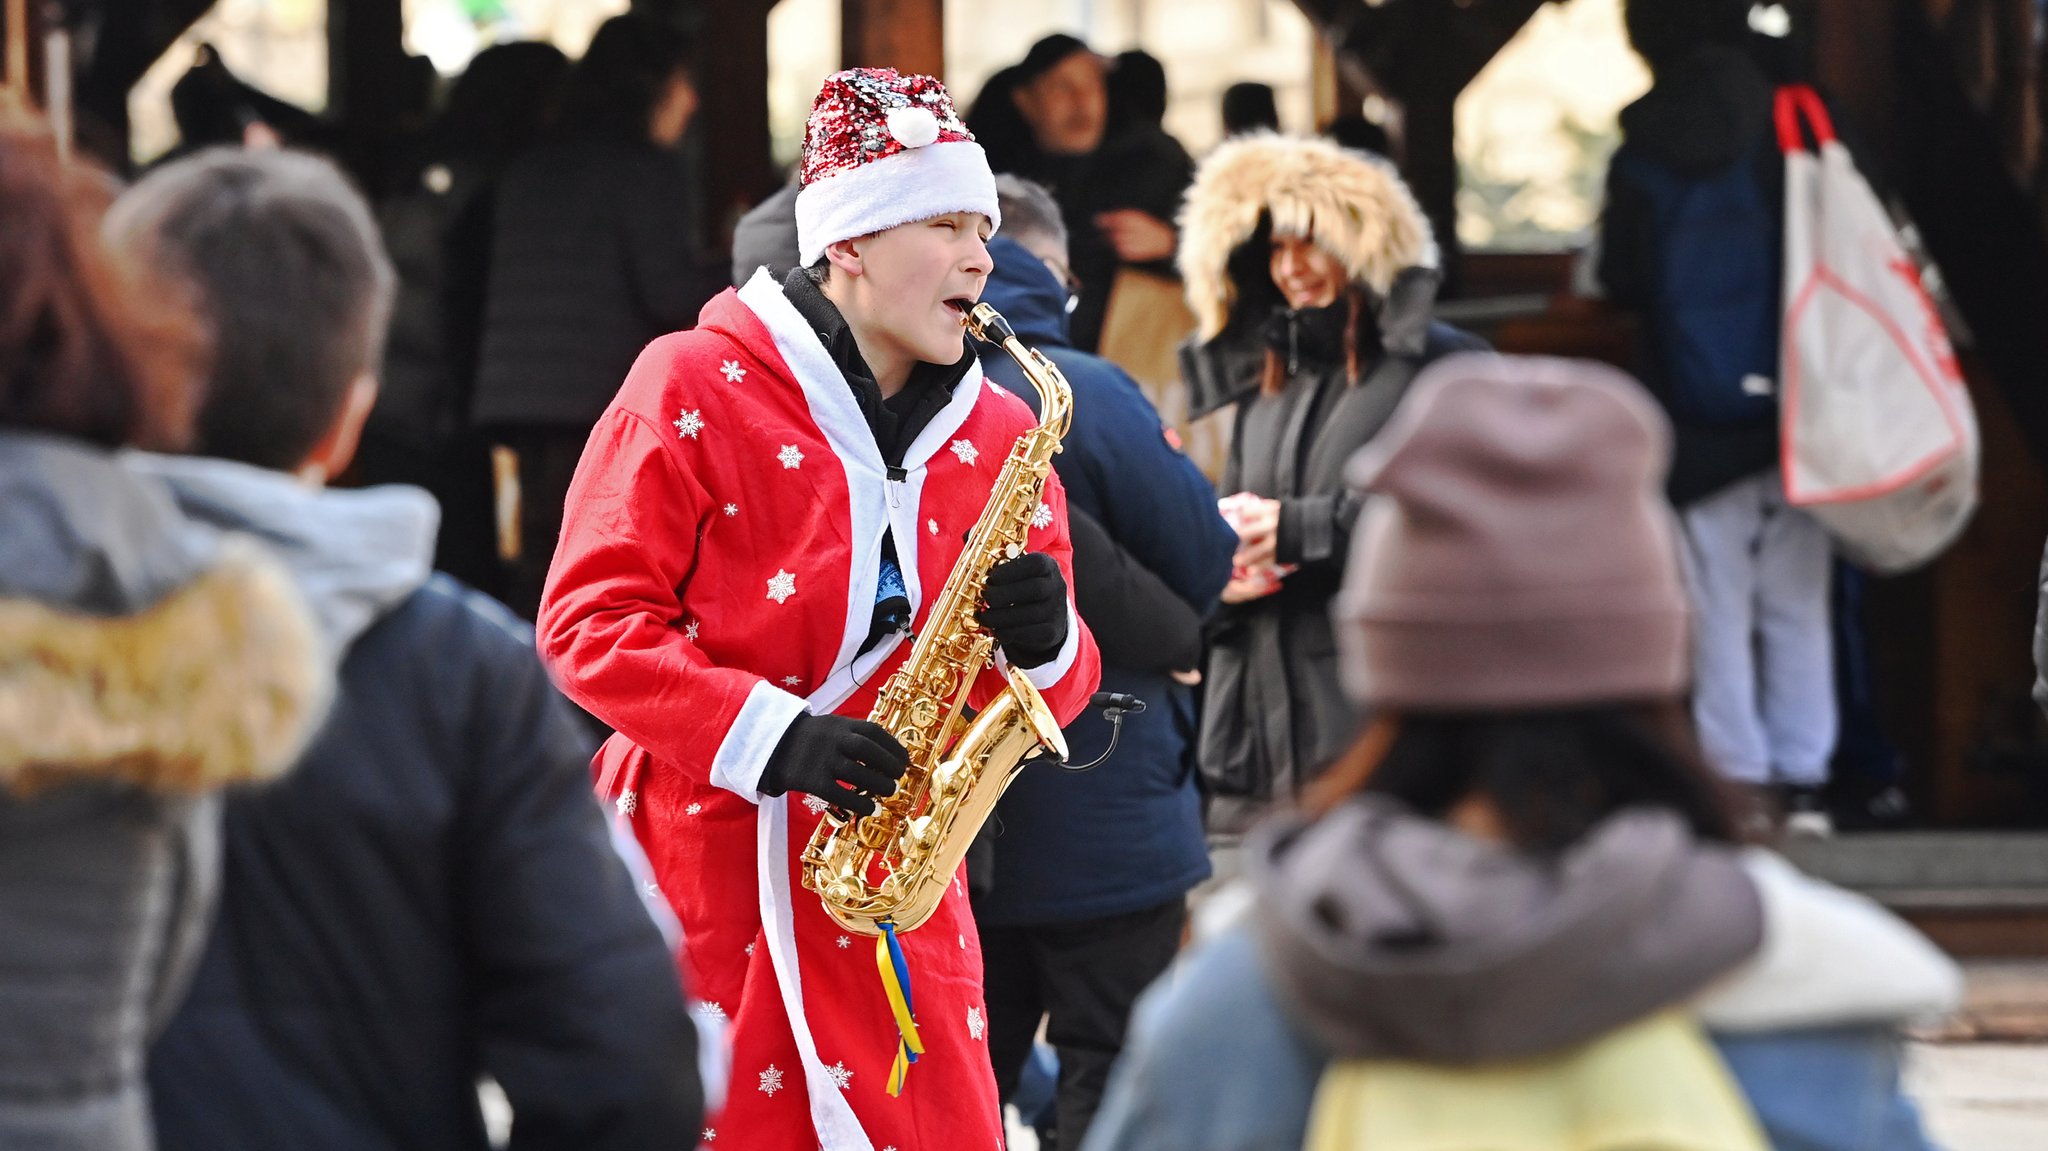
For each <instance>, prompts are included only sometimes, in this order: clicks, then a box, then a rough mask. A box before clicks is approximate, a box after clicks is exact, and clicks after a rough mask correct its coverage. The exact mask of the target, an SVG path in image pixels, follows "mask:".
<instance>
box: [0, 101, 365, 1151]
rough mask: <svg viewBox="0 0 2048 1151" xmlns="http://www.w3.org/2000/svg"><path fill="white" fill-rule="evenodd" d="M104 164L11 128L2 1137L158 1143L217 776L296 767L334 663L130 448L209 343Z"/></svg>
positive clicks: (1, 290) (224, 782)
mask: <svg viewBox="0 0 2048 1151" xmlns="http://www.w3.org/2000/svg"><path fill="white" fill-rule="evenodd" d="M111 184H112V178H111V177H109V176H108V175H107V174H106V173H104V172H102V171H98V170H96V169H91V168H88V167H86V166H84V165H82V164H77V163H70V164H67V163H64V162H62V161H60V160H59V159H58V156H57V150H56V147H55V145H54V142H53V140H52V138H51V137H49V136H48V135H44V134H40V133H37V132H34V131H32V130H28V129H24V128H22V127H20V126H13V125H9V126H0V219H4V220H6V221H7V225H6V228H5V229H4V231H5V238H4V240H0V248H4V250H5V254H4V255H0V379H5V380H7V381H8V385H7V387H6V388H4V389H0V541H5V542H4V543H0V925H4V926H0V971H4V972H5V973H6V974H5V978H4V979H0V1148H5V1149H6V1151H150V1149H151V1148H152V1147H154V1146H155V1143H154V1140H153V1138H152V1136H151V1124H150V1117H149V1096H148V1089H147V1084H146V1083H145V1082H144V1080H143V1075H142V1063H143V1056H144V1051H145V1048H146V1045H147V1043H148V1041H149V1038H150V1037H151V1036H152V1035H153V1034H154V1033H155V1032H156V1031H157V1030H159V1029H160V1028H161V1027H162V1026H163V1024H164V1022H165V1020H167V1019H168V1018H169V1017H170V1013H171V1012H172V1011H173V1010H175V1009H176V1008H177V1005H178V1001H179V1000H180V999H181V998H182V997H183V995H184V993H185V989H186V986H187V980H188V979H189V977H190V975H191V972H192V965H193V963H194V962H195V961H196V960H197V958H198V954H199V946H200V944H201V943H202V942H203V941H204V939H205V934H206V925H207V922H208V917H209V915H210V914H211V910H212V906H213V898H214V892H215V889H216V886H217V883H218V879H219V869H220V853H219V829H220V815H219V799H218V792H219V790H220V789H221V788H224V787H227V786H229V785H231V784H236V783H245V782H253V781H257V780H263V779H270V778H274V777H275V776H277V775H278V774H279V773H280V772H282V771H283V770H284V769H285V768H287V767H289V766H290V764H291V762H292V760H293V759H294V758H296V757H297V755H298V752H299V750H300V748H302V747H303V746H304V745H305V741H306V740H307V739H308V738H309V737H310V736H311V734H312V732H313V730H314V729H315V728H316V727H317V726H318V724H319V720H320V715H321V713H322V710H323V707H324V705H325V702H326V699H327V696H328V694H329V690H330V688H331V686H332V676H331V674H329V673H328V672H327V671H325V669H324V663H323V661H322V659H321V654H320V646H319V636H318V633H317V632H316V631H315V628H314V624H313V619H312V616H311V614H310V613H308V612H307V610H306V608H305V605H304V603H303V602H302V600H301V597H299V596H298V595H297V594H296V593H295V592H294V591H293V589H292V585H291V581H290V579H289V578H288V577H287V576H286V574H285V572H284V570H283V568H282V566H281V565H279V564H278V563H277V562H276V560H275V559H273V558H271V557H270V556H268V555H267V554H266V553H264V552H263V550H262V549H261V548H260V547H259V546H257V545H256V544H255V543H254V542H253V541H251V540H249V539H247V538H246V537H239V536H224V535H223V534H222V533H220V532H217V531H215V530H213V529H211V528H209V527H207V526H206V525H204V524H199V523H195V522H193V521H192V520H190V519H189V518H188V517H186V516H184V515H182V514H181V513H180V512H179V511H178V509H177V507H176V506H175V505H174V504H173V503H172V501H171V499H170V497H169V495H168V493H166V492H165V491H164V490H163V488H162V487H161V485H158V484H156V483H153V482H151V481H149V480H147V479H143V478H141V477H137V476H134V475H130V474H129V473H127V472H126V471H124V470H122V468H121V467H120V466H119V462H118V458H117V456H116V454H115V449H117V448H120V447H123V446H124V445H137V444H141V445H147V446H151V447H159V448H165V447H171V448H174V447H178V446H181V445H182V444H183V443H184V442H186V441H187V440H188V439H189V437H190V435H191V432H192V409H193V402H194V397H195V395H196V394H197V388H196V384H197V382H198V381H197V378H196V372H195V370H194V368H195V365H196V364H197V363H198V353H199V352H200V351H201V349H202V347H203V341H202V340H201V339H200V338H199V337H200V329H199V326H198V324H197V323H196V321H195V318H194V317H193V316H192V315H190V313H189V311H188V310H187V309H185V308H183V307H181V306H177V305H175V304H173V303H170V302H167V300H166V295H165V294H164V293H162V292H159V291H153V290H149V289H148V286H147V285H146V284H145V283H144V282H142V281H140V280H138V279H136V278H135V277H133V276H131V275H130V274H128V273H131V272H133V271H134V270H135V268H134V267H133V266H121V265H117V264H116V263H115V262H113V261H110V260H108V259H107V257H106V253H105V251H104V249H103V248H102V246H101V244H100V242H99V235H98V228H99V221H100V209H101V207H102V206H103V205H104V203H105V198H104V195H103V193H102V191H101V189H103V188H106V187H108V186H110V185H111ZM171 298H172V299H175V297H171Z"/></svg>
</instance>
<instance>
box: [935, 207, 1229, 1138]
mask: <svg viewBox="0 0 2048 1151" xmlns="http://www.w3.org/2000/svg"><path fill="white" fill-rule="evenodd" d="M996 189H997V193H998V195H999V197H1000V202H1001V205H1002V210H1003V234H1002V235H1000V236H997V237H995V238H994V239H993V240H991V241H989V256H990V257H991V259H993V260H994V263H995V267H994V270H993V271H991V272H990V273H989V280H988V286H987V287H986V289H984V291H983V292H982V299H984V300H986V301H987V302H988V303H990V304H993V305H995V307H996V308H997V309H998V310H999V311H1001V312H1002V313H1003V316H1004V318H1006V319H1008V320H1009V321H1010V325H1011V326H1012V327H1013V328H1015V329H1016V330H1017V335H1018V338H1020V339H1022V340H1023V341H1024V342H1025V343H1026V344H1027V345H1029V346H1031V347H1033V348H1036V349H1038V350H1039V351H1041V352H1043V353H1045V355H1046V356H1048V357H1049V358H1051V359H1052V361H1053V362H1054V363H1055V364H1057V365H1059V368H1060V370H1061V372H1062V373H1064V374H1065V375H1066V378H1067V381H1068V383H1069V384H1071V385H1072V386H1073V390H1074V424H1073V428H1072V430H1071V431H1069V432H1068V434H1067V437H1066V440H1065V442H1064V444H1063V447H1062V450H1061V452H1060V454H1059V455H1058V456H1055V457H1054V460H1053V462H1054V464H1055V466H1056V467H1057V469H1058V471H1059V473H1060V478H1061V480H1062V481H1063V482H1064V484H1065V486H1066V489H1067V499H1068V501H1069V503H1068V509H1069V513H1070V515H1072V516H1073V519H1074V522H1075V524H1077V525H1079V524H1080V523H1081V522H1082V518H1081V517H1082V515H1083V514H1085V515H1086V516H1089V517H1092V519H1093V520H1094V521H1095V522H1099V523H1100V524H1101V525H1102V527H1103V528H1104V529H1106V531H1107V533H1108V535H1109V536H1110V538H1111V539H1113V540H1114V541H1115V545H1116V546H1112V547H1110V548H1107V549H1103V552H1097V553H1091V552H1090V551H1088V550H1084V549H1083V547H1082V545H1081V543H1080V540H1081V538H1082V537H1081V529H1080V528H1079V527H1078V526H1077V527H1076V529H1075V540H1076V543H1075V548H1074V579H1075V602H1076V604H1077V605H1078V606H1079V608H1080V610H1081V613H1082V617H1083V618H1084V619H1086V620H1088V623H1089V627H1090V628H1091V629H1092V630H1093V631H1094V633H1095V637H1096V641H1097V643H1098V644H1100V646H1101V649H1102V686H1103V689H1104V690H1106V691H1115V692H1122V693H1125V694H1127V695H1131V696H1136V697H1137V698H1139V699H1141V700H1143V701H1144V702H1145V710H1144V711H1143V712H1141V713H1138V714H1134V715H1130V716H1127V717H1125V718H1124V719H1123V720H1122V721H1121V728H1120V729H1117V728H1112V727H1111V725H1110V723H1109V721H1108V720H1106V719H1105V718H1103V717H1102V716H1101V715H1100V714H1097V713H1095V712H1093V711H1089V712H1084V713H1082V715H1081V716H1080V717H1079V718H1077V719H1076V720H1075V721H1074V722H1073V723H1071V724H1069V725H1068V726H1067V728H1066V734H1067V748H1068V752H1069V759H1070V760H1071V761H1072V762H1073V763H1075V764H1085V763H1092V762H1095V761H1096V760H1098V759H1099V758H1100V757H1101V756H1103V755H1104V754H1106V753H1107V754H1109V758H1108V759H1107V760H1106V761H1104V762H1102V763H1100V764H1099V766H1097V767H1095V768H1093V769H1091V770H1089V771H1085V772H1064V771H1026V772H1024V773H1023V774H1022V775H1020V776H1019V777H1018V778H1017V779H1016V781H1015V782H1013V783H1012V784H1011V785H1010V788H1009V790H1008V791H1006V792H1004V793H1003V798H1002V801H1001V803H1000V804H999V805H998V806H997V808H996V821H995V822H997V823H998V824H999V826H1000V834H998V835H996V836H994V842H993V851H992V853H991V855H992V858H991V860H990V862H991V864H992V866H991V867H989V868H986V869H983V870H980V871H977V870H976V869H975V868H973V867H971V866H970V869H969V878H970V882H971V883H972V885H973V889H974V890H973V895H974V917H975V922H976V923H977V924H978V925H979V926H980V928H981V932H982V964H983V967H984V969H985V972H986V980H987V988H988V1006H989V1015H988V1027H989V1053H990V1055H991V1056H992V1057H993V1059H994V1061H995V1071H996V1084H997V1086H998V1088H1000V1089H1001V1091H1002V1094H1003V1098H1004V1100H1005V1101H1006V1102H1008V1101H1011V1100H1012V1099H1013V1098H1014V1097H1015V1096H1016V1092H1017V1086H1018V1079H1019V1075H1020V1072H1021V1071H1022V1069H1023V1066H1024V1061H1025V1058H1026V1056H1027V1053H1028V1052H1029V1051H1030V1050H1031V1045H1032V1040H1033V1038H1034V1037H1035V1036H1036V1035H1037V1034H1038V1027H1039V1021H1040V1019H1041V1018H1045V1019H1047V1020H1048V1023H1047V1027H1046V1038H1047V1039H1048V1040H1049V1041H1050V1042H1051V1044H1052V1045H1053V1046H1054V1047H1055V1048H1056V1049H1057V1050H1058V1053H1059V1064H1060V1086H1059V1092H1058V1111H1059V1121H1058V1135H1057V1139H1058V1145H1059V1146H1061V1147H1067V1148H1073V1147H1078V1146H1080V1145H1081V1138H1082V1136H1083V1135H1084V1134H1085V1133H1086V1132H1087V1129H1088V1121H1089V1118H1090V1117H1091V1116H1092V1115H1093V1114H1094V1112H1095V1108H1096V1105H1097V1104H1098V1103H1099V1102H1100V1101H1101V1098H1102V1089H1103V1086H1104V1084H1105V1083H1107V1082H1108V1079H1109V1067H1110V1063H1111V1062H1112V1061H1113V1060H1114V1059H1115V1058H1116V1053H1117V1051H1118V1049H1119V1048H1120V1047H1121V1046H1122V1044H1123V1036H1124V1024H1125V1022H1126V1020H1127V1019H1128V1018H1129V1015H1130V1009H1131V1004H1132V1003H1134V1002H1136V1000H1137V997H1138V993H1139V992H1140V991H1142V990H1144V988H1145V986H1146V985H1147V984H1149V983H1151V982H1152V980H1153V979H1154V978H1156V977H1157V976H1158V975H1159V973H1160V972H1162V971H1164V970H1166V966H1167V964H1168V963H1170V962H1171V961H1172V960H1173V956H1174V953H1175V952H1176V951H1178V950H1179V949H1180V943H1181V934H1182V929H1183V928H1184V927H1185V925H1186V922H1187V913H1186V902H1187V901H1186V895H1187V892H1188V891H1189V889H1191V888H1193V887H1194V886H1195V885H1196V884H1198V883H1200V882H1201V881H1202V880H1204V879H1206V878H1208V875H1209V859H1208V855H1207V853H1206V852H1205V851H1204V846H1203V837H1202V808H1201V796H1200V793H1199V788H1198V787H1197V785H1196V780H1195V774H1194V771H1193V770H1192V768H1193V754H1194V748H1193V742H1194V727H1195V703H1194V697H1193V694H1192V693H1191V691H1190V688H1189V686H1188V681H1189V680H1191V679H1193V678H1194V676H1193V674H1192V673H1193V670H1194V669H1195V668H1196V667H1197V666H1199V664H1200V663H1201V654H1202V637H1201V620H1202V617H1204V616H1206V615H1207V614H1208V613H1209V612H1210V611H1211V610H1212V609H1214V608H1215V606H1216V597H1217V596H1218V594H1220V593H1221V592H1222V590H1223V585H1224V584H1225V583H1226V582H1227V581H1228V580H1229V579H1230V557H1231V553H1232V552H1233V551H1234V550H1235V549H1236V545H1237V535H1236V533H1235V532H1233V531H1231V530H1230V525H1229V524H1227V523H1225V522H1224V520H1223V517H1222V515H1221V514H1219V513H1218V512H1217V510H1216V489H1215V488H1213V487H1211V486H1210V485H1209V481H1208V479H1207V478H1205V477H1204V476H1203V475H1202V473H1201V470H1200V469H1198V468H1197V467H1195V465H1194V462H1193V461H1191V460H1189V459H1188V458H1187V457H1186V456H1184V455H1182V454H1181V452H1180V450H1179V448H1178V447H1177V446H1176V444H1175V441H1174V439H1173V435H1172V433H1171V432H1170V431H1168V430H1167V429H1166V428H1165V427H1163V426H1162V425H1161V423H1160V420H1159V413H1158V412H1157V411H1155V410H1153V407H1152V405H1151V404H1150V403H1149V402H1147V400H1146V399H1145V396H1144V393H1143V392H1141V391H1139V390H1138V385H1137V384H1136V383H1135V382H1133V381H1132V380H1131V378H1130V377H1129V376H1127V375H1125V374H1124V373H1123V372H1122V371H1121V370H1119V369H1118V368H1117V367H1116V366H1115V365H1114V364H1111V363H1109V362H1108V361H1106V360H1103V359H1100V358H1098V357H1096V356H1092V355H1089V354H1088V353H1086V352H1083V351H1079V350H1077V349H1075V348H1072V347H1070V346H1068V344H1067V302H1068V301H1069V300H1070V299H1072V296H1071V292H1072V288H1071V287H1070V285H1069V281H1070V280H1071V278H1072V277H1071V273H1069V272H1068V271H1067V232H1066V227H1065V225H1064V223H1063V222H1062V221H1061V219H1060V215H1059V206H1058V205H1057V204H1055V203H1054V202H1053V199H1052V197H1051V195H1050V194H1048V193H1047V192H1046V190H1045V189H1043V188H1041V187H1039V186H1037V185H1035V184H1032V183H1030V182H1028V181H1025V180H1020V179H1018V178H1017V177H1014V176H998V177H996ZM989 354H990V358H989V359H988V360H987V361H986V368H985V370H986V371H987V372H988V374H989V378H991V379H993V380H995V381H997V382H998V383H1000V384H1002V385H1003V386H1004V387H1006V388H1008V389H1009V390H1010V391H1012V392H1015V393H1016V394H1017V395H1018V396H1019V397H1021V398H1023V399H1024V401H1025V402H1026V403H1030V404H1032V405H1033V406H1034V407H1035V406H1036V403H1037V393H1036V392H1035V391H1034V390H1033V389H1032V387H1031V385H1030V383H1029V382H1028V381H1026V380H1025V379H1024V375H1023V372H1022V371H1021V370H1020V369H1018V368H1017V367H1016V366H1015V364H1014V362H1013V361H1010V360H1009V359H1008V357H1000V358H998V355H999V354H998V353H995V352H994V351H993V349H991V350H989ZM1104 553H1106V554H1104ZM1117 560H1123V561H1125V562H1127V563H1128V564H1129V565H1130V566H1131V567H1135V568H1136V569H1137V570H1136V572H1134V573H1133V574H1132V576H1131V577H1130V578H1128V579H1127V580H1126V582H1128V583H1130V584H1132V585H1134V587H1135V586H1144V587H1153V586H1157V587H1159V590H1160V591H1162V592H1163V593H1164V594H1165V596H1166V597H1167V598H1168V599H1169V600H1170V601H1171V602H1169V603H1168V604H1166V605H1164V608H1163V609H1161V610H1153V611H1110V612H1104V613H1100V614H1098V603H1097V601H1096V600H1095V599H1094V597H1092V596H1091V595H1090V594H1089V592H1090V591H1091V590H1092V585H1093V583H1094V582H1095V581H1097V580H1100V579H1104V578H1108V577H1106V575H1105V573H1104V572H1102V571H1099V570H1091V569H1094V568H1097V567H1101V566H1107V564H1108V563H1111V562H1115V561H1117ZM1125 570H1128V569H1125ZM1161 585H1163V586H1161ZM1126 598H1131V599H1137V598H1140V597H1139V596H1137V595H1135V594H1132V595H1129V596H1127V597H1126ZM1168 619H1177V620H1179V621H1182V622H1179V623H1178V624H1177V625H1175V624H1168V623H1166V622H1165V621H1166V620H1168Z"/></svg>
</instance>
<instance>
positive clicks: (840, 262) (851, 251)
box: [825, 237, 863, 276]
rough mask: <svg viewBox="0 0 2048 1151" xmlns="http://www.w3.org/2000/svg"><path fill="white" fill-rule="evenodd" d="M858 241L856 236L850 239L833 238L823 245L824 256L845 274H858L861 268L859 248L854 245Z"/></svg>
mask: <svg viewBox="0 0 2048 1151" xmlns="http://www.w3.org/2000/svg"><path fill="white" fill-rule="evenodd" d="M859 243H860V239H859V238H858V237H856V238H854V239H851V240H834V241H833V242H832V243H830V244H827V245H825V258H826V259H827V260H830V261H831V262H832V266H833V267H835V268H837V269H839V270H840V271H842V272H845V273H846V274H847V275H849V276H858V275H860V274H861V272H862V270H863V268H862V263H861V255H860V249H859V248H858V247H856V246H855V245H857V244H859Z"/></svg>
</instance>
